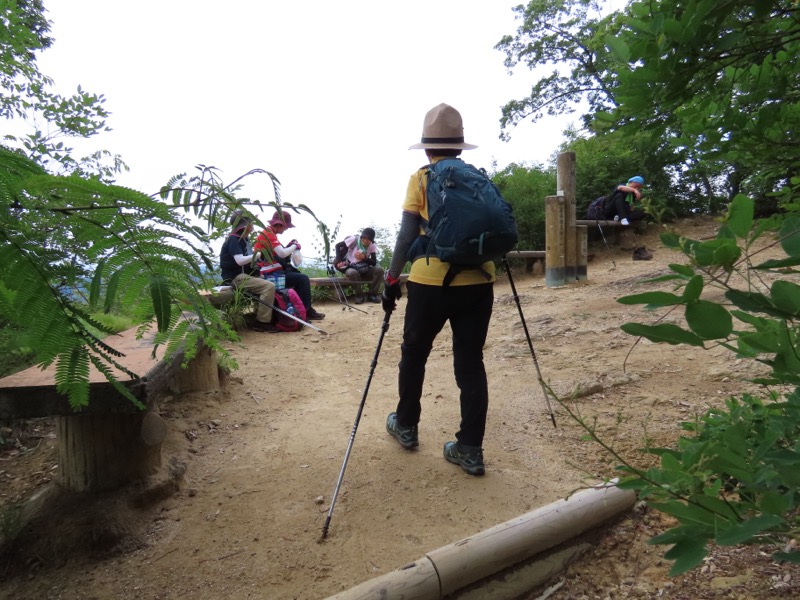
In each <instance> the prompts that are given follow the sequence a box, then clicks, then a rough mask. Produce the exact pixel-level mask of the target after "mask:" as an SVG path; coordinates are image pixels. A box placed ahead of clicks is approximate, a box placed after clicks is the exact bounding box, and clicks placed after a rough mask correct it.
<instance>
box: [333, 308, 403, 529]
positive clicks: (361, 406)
mask: <svg viewBox="0 0 800 600" xmlns="http://www.w3.org/2000/svg"><path fill="white" fill-rule="evenodd" d="M391 316H392V311H390V310H387V311H386V313H385V315H384V317H383V324H382V325H381V335H380V337H379V338H378V347H377V348H375V356H374V357H373V359H372V364H371V365H370V369H369V376H368V377H367V384H366V385H365V386H364V393H363V394H362V395H361V404H359V405H358V413H356V420H355V423H353V430H352V431H351V432H350V441H349V442H348V443H347V451H346V452H345V453H344V462H343V463H342V470H341V471H339V479H338V480H337V481H336V488H335V489H334V490H333V498H331V506H330V508H329V509H328V516H327V517H325V524H324V525H323V526H322V539H323V540H324V539H325V538H326V537H327V535H328V526H329V525H330V523H331V516H332V515H333V508H334V507H335V506H336V498H337V497H338V496H339V488H340V487H341V486H342V479H344V470H345V469H346V468H347V461H348V459H349V458H350V451H351V450H352V449H353V441H354V440H355V439H356V430H357V429H358V423H359V421H361V413H362V412H364V404H365V403H366V401H367V392H368V391H369V384H370V382H371V381H372V374H373V373H374V372H375V367H376V366H377V364H378V355H379V354H380V353H381V346H382V345H383V336H384V335H386V331H387V330H388V329H389V317H391Z"/></svg>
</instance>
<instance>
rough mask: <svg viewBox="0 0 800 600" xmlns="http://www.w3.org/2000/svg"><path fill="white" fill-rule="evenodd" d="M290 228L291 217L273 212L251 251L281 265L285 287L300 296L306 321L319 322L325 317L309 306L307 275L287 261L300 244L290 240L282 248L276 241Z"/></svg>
mask: <svg viewBox="0 0 800 600" xmlns="http://www.w3.org/2000/svg"><path fill="white" fill-rule="evenodd" d="M292 227H294V225H292V215H290V214H289V213H288V212H285V211H284V212H282V213H280V212H278V211H275V214H273V215H272V219H270V220H269V226H268V227H267V228H266V229H264V231H262V232H261V233H259V234H258V238H256V243H255V246H254V247H253V250H254V251H255V252H261V255H262V257H263V259H264V260H265V261H270V262H271V261H278V262H280V263H281V264H282V265H283V268H284V272H285V275H286V287H287V288H290V289H293V290H294V291H295V292H297V295H298V296H300V300H302V301H303V306H305V307H306V317H307V318H308V320H310V321H321V320H322V319H324V318H325V315H324V314H323V313H321V312H317V311H316V310H315V309H314V308H313V307H312V306H311V282H310V281H309V279H308V275H306V274H305V273H301V272H300V271H298V270H297V269H296V268H294V267H292V266H290V264H289V261H288V258H289V257H290V256H291V255H292V252H294V251H295V250H300V243H299V242H298V241H297V240H292V241H291V242H289V244H288V245H286V246H284V245H283V244H281V242H280V240H278V234H281V233H283V232H284V231H286V230H287V229H291V228H292Z"/></svg>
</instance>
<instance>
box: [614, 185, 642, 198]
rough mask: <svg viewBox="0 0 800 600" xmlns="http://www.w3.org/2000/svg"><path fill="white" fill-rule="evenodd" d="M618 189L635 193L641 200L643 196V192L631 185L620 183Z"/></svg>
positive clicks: (627, 192)
mask: <svg viewBox="0 0 800 600" xmlns="http://www.w3.org/2000/svg"><path fill="white" fill-rule="evenodd" d="M617 189H618V190H619V191H620V192H625V193H626V194H633V195H634V196H636V199H637V200H639V199H640V198H641V197H642V193H641V192H640V191H639V190H637V189H636V188H634V187H631V186H629V185H619V186H617Z"/></svg>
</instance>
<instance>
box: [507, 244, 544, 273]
mask: <svg viewBox="0 0 800 600" xmlns="http://www.w3.org/2000/svg"><path fill="white" fill-rule="evenodd" d="M544 256H545V251H544V250H512V251H511V252H509V253H508V254H506V258H519V259H522V260H524V261H525V272H526V273H533V267H534V265H535V264H536V263H537V262H540V263H541V267H542V269H541V270H542V273H544Z"/></svg>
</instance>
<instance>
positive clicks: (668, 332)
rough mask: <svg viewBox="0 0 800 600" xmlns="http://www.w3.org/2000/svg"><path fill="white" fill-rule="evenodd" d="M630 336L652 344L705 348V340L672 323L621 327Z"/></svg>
mask: <svg viewBox="0 0 800 600" xmlns="http://www.w3.org/2000/svg"><path fill="white" fill-rule="evenodd" d="M620 329H622V331H624V332H625V333H628V334H630V335H636V336H642V337H644V338H647V339H648V340H650V341H651V342H657V343H661V342H666V343H667V344H689V345H690V346H700V347H703V340H702V339H701V338H699V337H697V336H696V335H695V334H694V333H691V332H689V331H686V330H685V329H681V328H680V327H678V326H677V325H672V324H671V323H661V324H659V325H642V324H641V323H625V324H623V325H622V327H620Z"/></svg>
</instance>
